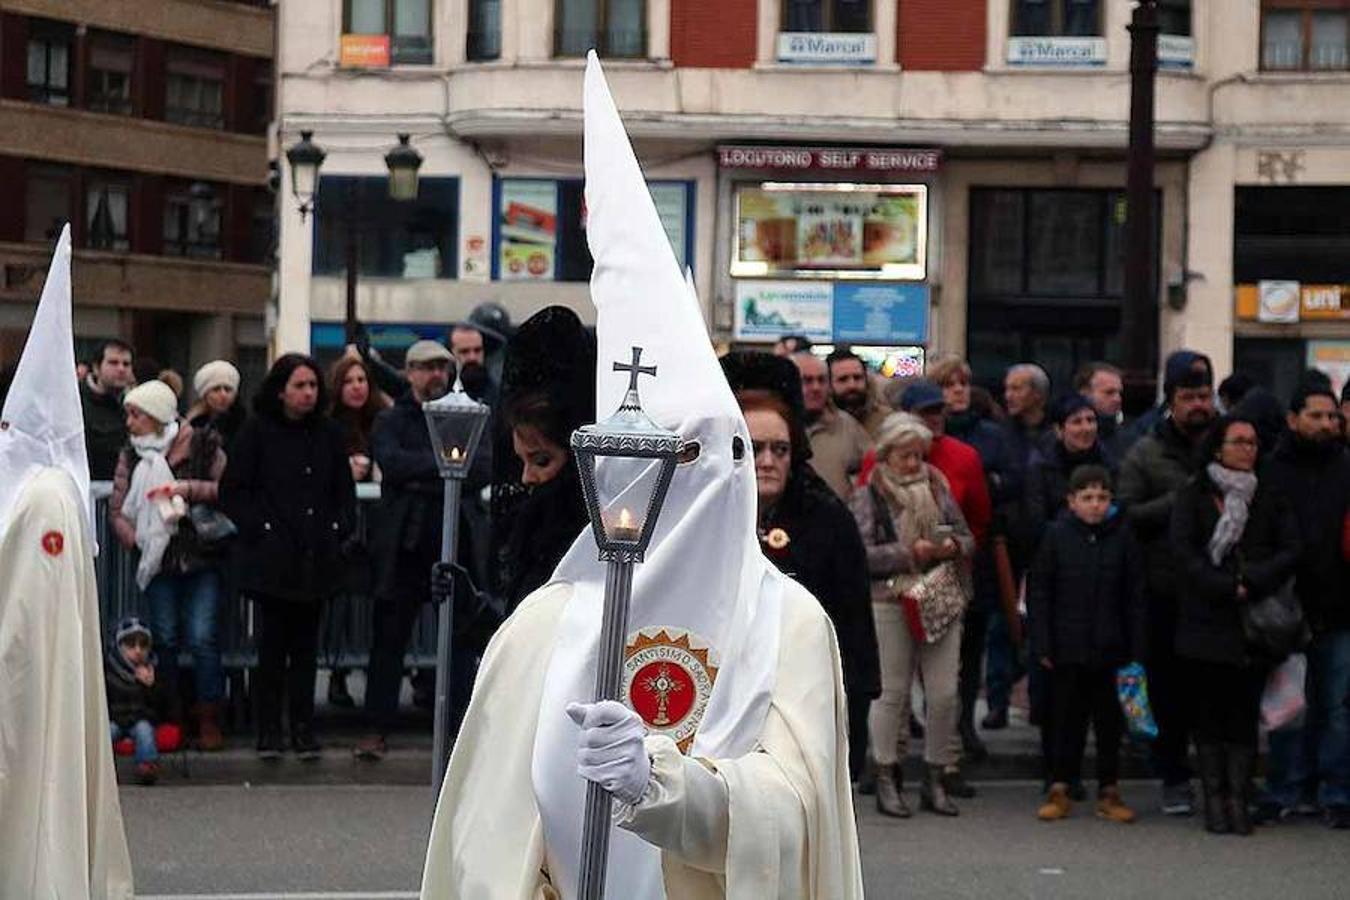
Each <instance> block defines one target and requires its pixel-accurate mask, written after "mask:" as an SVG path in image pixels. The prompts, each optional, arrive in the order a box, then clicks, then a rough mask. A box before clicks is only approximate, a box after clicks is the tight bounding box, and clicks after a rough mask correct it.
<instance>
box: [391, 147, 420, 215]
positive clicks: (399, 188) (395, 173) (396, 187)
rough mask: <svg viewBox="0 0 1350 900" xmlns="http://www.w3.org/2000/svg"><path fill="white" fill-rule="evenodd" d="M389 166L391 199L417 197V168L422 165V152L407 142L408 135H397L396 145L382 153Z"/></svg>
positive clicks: (413, 198) (404, 199)
mask: <svg viewBox="0 0 1350 900" xmlns="http://www.w3.org/2000/svg"><path fill="white" fill-rule="evenodd" d="M384 164H385V165H386V166H388V167H389V196H390V198H391V199H393V200H400V201H407V200H416V199H417V170H418V169H419V168H421V167H422V154H420V153H418V152H417V151H416V150H414V149H413V147H412V144H410V143H408V135H406V134H400V135H399V136H398V146H397V147H395V148H394V149H393V150H390V151H389V152H388V153H386V154H385V155H384Z"/></svg>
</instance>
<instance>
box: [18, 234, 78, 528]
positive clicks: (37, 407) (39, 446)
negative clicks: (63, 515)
mask: <svg viewBox="0 0 1350 900" xmlns="http://www.w3.org/2000/svg"><path fill="white" fill-rule="evenodd" d="M48 466H51V467H55V468H59V469H62V470H64V471H65V472H66V474H68V475H69V476H70V477H71V479H73V480H74V482H75V485H76V487H77V488H78V489H79V491H80V496H81V497H83V498H84V502H85V505H86V507H87V511H88V521H89V524H90V527H91V531H90V535H91V537H92V535H93V533H94V532H93V531H92V526H93V521H94V518H93V501H92V500H90V499H89V459H88V456H87V455H86V452H85V445H84V414H83V412H82V411H81V408H80V388H79V383H78V382H77V380H76V378H75V336H74V329H73V327H72V325H71V297H70V226H69V225H66V226H65V228H63V229H62V230H61V237H60V239H59V240H58V241H57V242H56V252H55V253H53V254H52V262H51V267H50V268H49V269H48V270H47V281H46V283H45V284H44V285H43V286H42V299H41V300H39V301H38V308H37V314H36V315H35V316H34V317H33V327H32V329H31V330H30V331H29V332H28V342H27V343H26V344H24V348H23V356H22V357H21V358H20V359H19V367H18V370H17V371H16V372H15V373H14V383H13V385H11V387H10V390H9V396H8V397H7V398H6V399H5V407H4V411H3V413H0V472H3V473H4V477H3V478H0V536H3V535H4V533H5V529H6V528H8V527H9V521H10V518H11V516H12V515H13V511H14V504H15V503H16V502H17V500H18V497H19V494H20V492H22V490H23V487H24V485H25V484H26V483H27V481H28V479H29V478H30V477H31V476H32V475H33V474H34V473H36V472H37V471H38V470H40V469H42V468H45V467H48ZM90 546H91V547H93V546H94V545H93V543H92V540H91V543H90ZM94 552H95V553H97V548H96V547H95V548H94Z"/></svg>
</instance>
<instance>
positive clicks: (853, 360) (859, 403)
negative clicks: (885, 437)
mask: <svg viewBox="0 0 1350 900" xmlns="http://www.w3.org/2000/svg"><path fill="white" fill-rule="evenodd" d="M825 363H826V365H828V366H829V369H830V396H831V397H832V398H833V399H834V405H835V406H837V407H839V408H840V409H842V410H843V411H844V412H846V413H848V414H849V415H850V416H852V417H853V418H854V419H856V420H857V421H858V423H859V424H860V425H862V427H863V428H864V429H866V431H867V434H868V435H869V436H870V437H871V438H872V440H874V441H875V440H876V439H877V433H878V432H879V431H880V430H881V423H882V422H884V421H885V420H886V417H887V416H888V415H890V414H891V412H892V410H890V409H888V408H887V407H886V405H885V404H883V403H882V402H881V401H880V400H879V399H877V396H876V394H875V393H874V392H873V391H872V386H871V384H870V382H869V381H868V375H867V364H866V363H864V362H863V361H862V357H860V356H858V354H856V353H854V352H853V351H852V350H836V351H834V352H833V353H831V354H830V355H829V356H827V357H826V358H825Z"/></svg>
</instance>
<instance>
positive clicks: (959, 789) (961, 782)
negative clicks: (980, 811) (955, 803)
mask: <svg viewBox="0 0 1350 900" xmlns="http://www.w3.org/2000/svg"><path fill="white" fill-rule="evenodd" d="M942 786H943V787H944V788H946V789H947V796H949V797H955V798H956V799H958V800H970V799H973V798H974V796H975V786H974V785H973V784H971V783H970V782H969V781H966V777H965V776H964V775H962V774H961V770H960V769H959V768H958V767H956V766H946V767H945V768H944V769H943V772H942Z"/></svg>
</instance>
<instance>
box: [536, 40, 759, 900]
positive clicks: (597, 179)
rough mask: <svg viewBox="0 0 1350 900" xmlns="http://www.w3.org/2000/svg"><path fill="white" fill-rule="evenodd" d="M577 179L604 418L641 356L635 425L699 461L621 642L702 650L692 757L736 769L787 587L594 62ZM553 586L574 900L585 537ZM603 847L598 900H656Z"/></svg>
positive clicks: (588, 555) (689, 302) (742, 435)
mask: <svg viewBox="0 0 1350 900" xmlns="http://www.w3.org/2000/svg"><path fill="white" fill-rule="evenodd" d="M585 165H586V207H587V239H588V241H589V244H590V249H591V255H592V256H593V257H594V259H595V270H594V274H593V275H592V276H591V298H592V300H593V301H594V302H595V305H596V310H597V338H598V357H597V378H596V404H597V405H596V409H597V414H598V415H599V416H600V417H602V418H603V417H605V416H608V415H609V414H610V413H612V412H613V411H614V410H615V409H617V408H618V406H619V403H620V401H621V400H622V398H623V395H624V392H625V390H626V388H627V386H628V378H627V376H626V375H624V374H623V373H619V372H615V371H614V370H613V363H614V362H615V361H624V362H627V361H628V360H629V359H630V357H631V350H632V348H633V347H635V346H636V347H641V348H642V349H643V354H642V364H643V365H654V366H656V367H657V376H656V377H655V378H643V379H642V383H641V385H640V392H641V399H642V405H643V409H644V410H645V411H646V412H647V414H648V415H649V416H650V417H651V418H652V420H653V421H655V422H656V423H657V424H658V425H661V426H664V427H666V428H669V429H671V430H672V431H675V432H677V433H679V434H680V435H681V436H682V437H683V438H684V439H685V441H686V442H690V441H693V442H697V443H698V444H699V448H700V452H699V456H698V458H697V459H696V460H694V461H693V462H689V463H685V464H683V465H681V466H679V468H678V469H677V470H676V473H675V476H674V478H673V480H672V482H671V486H670V491H669V494H668V495H667V498H666V502H665V505H664V507H663V509H662V512H661V516H660V519H659V520H658V522H657V526H656V531H655V534H654V535H653V538H652V541H651V544H650V546H649V548H648V550H647V553H646V558H645V561H644V562H643V563H641V564H639V565H638V566H637V567H636V569H635V572H634V579H633V601H632V606H631V608H630V612H629V629H630V639H632V637H633V636H634V635H635V634H636V633H637V632H638V631H639V630H642V629H646V630H647V633H648V634H650V633H652V630H653V629H669V630H670V633H671V634H672V635H674V634H683V635H687V636H688V637H689V638H690V639H691V640H692V641H693V643H694V645H695V646H699V645H703V646H707V647H708V648H709V649H710V652H711V658H712V659H713V660H714V661H715V664H716V668H717V672H716V677H715V682H714V684H713V686H712V689H711V696H710V699H709V700H708V702H707V705H706V710H705V711H704V712H703V714H702V719H701V722H700V723H699V726H698V730H697V732H696V734H695V736H694V739H693V744H692V747H691V748H690V751H689V752H691V753H692V754H693V755H695V756H700V757H706V758H731V757H737V756H741V755H744V754H746V753H748V752H750V751H751V750H752V749H753V748H754V746H755V742H756V740H757V738H758V736H759V734H760V732H761V729H762V727H763V724H764V718H765V715H766V714H767V712H768V708H769V702H770V699H771V696H772V692H773V682H774V673H775V669H776V666H777V663H778V640H779V636H778V632H779V617H780V607H781V602H782V592H783V585H784V580H783V577H782V576H781V575H780V574H779V573H778V571H777V569H775V568H774V567H773V565H772V564H770V563H769V561H768V560H767V559H765V558H764V556H763V554H762V553H761V552H760V549H759V540H758V538H757V535H756V504H757V495H756V487H755V472H754V460H753V454H752V453H751V451H750V436H749V431H748V429H747V428H746V425H745V420H744V418H743V417H742V415H741V412H740V408H739V406H738V405H737V404H736V400H735V397H734V396H733V394H732V392H731V389H730V387H729V386H728V385H727V382H726V378H725V376H724V375H723V374H722V370H721V367H720V366H719V365H718V362H717V358H716V355H715V354H714V352H713V349H712V345H711V343H710V341H709V338H708V333H707V329H706V327H705V325H704V321H703V316H702V313H701V311H700V309H699V305H698V298H697V295H696V294H695V292H694V290H693V289H692V285H691V284H690V283H689V282H688V281H687V279H686V273H685V272H684V271H682V269H681V267H680V265H679V264H678V263H677V261H676V259H675V256H674V253H673V251H672V250H671V247H670V242H669V240H668V239H667V237H666V234H665V231H664V229H663V228H662V226H661V220H660V217H659V216H658V215H657V212H656V207H655V205H654V204H653V203H652V199H651V194H650V193H649V191H648V189H647V185H646V181H645V180H644V179H643V177H642V172H641V170H640V169H639V167H638V163H637V159H636V157H635V156H634V153H633V149H632V146H631V144H630V143H629V140H628V136H627V134H626V132H625V131H624V128H623V123H622V121H621V120H620V118H619V114H618V110H617V109H616V108H615V105H614V101H613V99H612V97H611V96H610V92H609V88H608V86H607V85H606V83H605V78H604V75H603V74H602V72H601V70H600V65H599V63H598V61H597V60H596V58H595V54H594V53H592V54H590V57H589V59H588V61H587V67H586V84H585ZM736 443H739V446H740V452H739V456H740V458H739V459H737V458H735V456H736V454H735V453H734V451H733V446H734V444H736ZM554 580H555V581H565V582H570V583H571V584H572V585H573V586H574V591H573V595H572V599H571V600H570V602H569V603H568V608H567V610H566V611H565V613H564V614H563V618H562V622H561V625H560V630H559V636H558V642H557V644H556V645H555V647H554V650H553V655H552V658H551V660H550V664H549V671H548V677H547V678H546V679H545V688H544V696H543V700H542V703H541V705H540V711H539V729H538V732H537V738H536V742H535V755H534V784H535V793H536V797H537V799H538V800H539V807H540V811H541V814H542V819H543V824H544V834H545V839H546V844H547V847H548V863H549V871H550V873H551V875H552V877H553V881H554V884H555V885H557V886H558V887H559V888H560V889H561V891H562V896H563V897H570V896H573V895H574V892H575V885H576V878H577V874H578V873H577V871H576V867H577V861H578V859H579V852H580V835H581V820H582V808H583V802H582V801H583V798H584V794H585V785H584V782H583V781H582V779H581V778H580V776H578V775H577V772H576V746H577V728H576V726H575V725H573V724H572V722H571V720H570V719H568V718H567V716H566V715H565V713H564V709H565V707H566V705H567V703H568V702H570V701H573V700H581V701H589V700H591V699H592V693H593V691H594V680H595V665H596V656H597V645H598V642H599V636H600V618H601V608H602V605H603V595H604V582H605V565H604V564H602V563H600V562H599V561H598V560H597V551H596V547H595V542H594V539H593V538H592V536H591V533H590V531H589V530H587V531H586V532H584V533H583V534H582V535H581V537H580V538H579V539H578V541H577V542H576V543H575V544H574V545H573V547H572V549H571V550H570V551H569V552H568V554H567V556H566V557H564V559H563V560H562V562H561V563H560V564H559V566H558V569H557V571H556V572H555V574H554ZM630 705H631V704H630ZM611 841H612V843H611V850H610V860H609V875H608V878H609V880H608V882H607V885H608V887H607V894H608V895H609V896H614V897H634V898H649V897H660V896H663V893H662V889H661V863H660V854H659V852H658V851H657V850H655V849H654V848H653V847H652V846H651V845H649V844H647V843H646V842H644V841H642V840H641V839H640V838H638V837H636V836H634V835H632V834H630V833H628V832H625V831H621V830H616V831H615V832H614V834H613V836H612V838H611Z"/></svg>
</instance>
